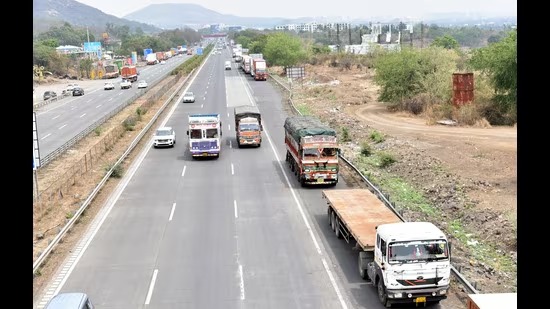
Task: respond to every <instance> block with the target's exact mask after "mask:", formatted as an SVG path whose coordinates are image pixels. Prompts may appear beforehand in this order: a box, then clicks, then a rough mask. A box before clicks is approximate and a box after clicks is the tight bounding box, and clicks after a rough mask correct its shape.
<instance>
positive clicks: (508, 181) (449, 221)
mask: <svg viewBox="0 0 550 309" xmlns="http://www.w3.org/2000/svg"><path fill="white" fill-rule="evenodd" d="M305 71H306V72H307V73H306V74H307V76H306V78H304V80H301V81H298V82H294V83H293V101H294V104H295V105H296V106H298V108H299V109H302V110H304V109H305V110H307V111H308V112H309V113H312V114H314V115H317V116H318V117H319V118H321V119H323V120H325V121H326V122H328V123H330V124H331V125H332V126H333V127H334V128H342V127H347V128H348V130H349V134H350V136H351V137H352V141H351V142H348V143H343V145H342V146H343V151H344V156H346V157H347V158H349V159H352V161H354V160H355V158H357V157H358V156H360V153H359V152H360V144H361V142H362V141H368V140H369V135H370V134H371V133H372V132H373V131H377V132H379V133H382V134H383V136H384V137H385V140H384V141H383V142H382V143H380V144H376V145H375V147H376V149H377V150H382V151H385V152H389V153H391V154H392V155H394V156H395V157H396V158H397V161H396V162H395V163H393V164H392V165H390V166H389V167H388V168H386V170H385V171H383V172H381V171H372V173H373V174H374V175H376V176H380V175H390V176H391V177H399V178H400V179H404V180H405V181H406V182H407V183H409V184H413V185H414V187H415V188H416V189H417V190H418V191H421V192H422V193H423V195H424V196H425V197H426V198H427V199H428V200H429V201H430V202H431V203H432V204H433V205H435V207H436V208H437V209H438V210H440V211H441V212H442V218H443V219H442V220H440V221H441V222H434V223H435V224H436V225H438V226H440V227H441V228H443V229H444V230H446V231H447V233H448V234H449V235H451V241H452V245H453V265H454V266H455V267H456V268H457V269H459V271H460V272H461V273H462V274H463V275H464V276H465V277H466V278H467V279H468V280H469V281H470V282H471V283H472V284H474V285H475V286H476V288H477V289H478V291H480V292H482V293H489V292H515V291H516V288H517V283H516V279H517V273H516V271H517V215H516V211H517V164H516V163H517V128H516V126H514V127H490V126H489V127H483V128H481V127H467V126H462V125H460V124H458V125H452V126H450V125H442V124H435V125H431V124H429V123H431V122H430V121H429V120H428V118H427V117H423V116H422V115H420V116H413V115H411V114H407V113H404V112H390V111H388V109H387V108H386V106H385V105H384V104H383V103H380V102H378V101H377V92H378V90H379V88H378V87H377V86H376V85H375V84H374V83H373V81H372V72H366V71H365V69H363V70H360V69H357V68H353V69H351V70H340V69H339V68H331V67H328V66H320V65H317V66H310V65H308V66H306V69H305ZM449 78H451V77H449ZM404 216H405V218H406V219H407V220H408V221H419V220H423V219H424V218H425V216H424V215H422V214H421V213H418V212H415V211H411V210H404ZM457 220H460V222H461V223H460V226H461V227H462V229H463V232H462V233H458V232H456V230H455V229H456V225H455V224H456V222H457ZM482 245H483V246H482ZM487 246H488V247H490V248H491V249H490V250H489V251H488V252H490V253H487V252H485V250H487ZM478 254H481V256H483V258H477V257H478V256H479V255H478ZM499 255H502V256H505V257H506V259H504V260H505V261H511V262H510V263H508V264H504V262H502V259H500V258H499V257H498V256H499Z"/></svg>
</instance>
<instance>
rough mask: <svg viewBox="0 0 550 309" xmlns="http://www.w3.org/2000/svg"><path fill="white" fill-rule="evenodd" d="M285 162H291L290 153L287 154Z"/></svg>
mask: <svg viewBox="0 0 550 309" xmlns="http://www.w3.org/2000/svg"><path fill="white" fill-rule="evenodd" d="M285 161H286V162H290V158H289V153H288V151H287V152H286V158H285Z"/></svg>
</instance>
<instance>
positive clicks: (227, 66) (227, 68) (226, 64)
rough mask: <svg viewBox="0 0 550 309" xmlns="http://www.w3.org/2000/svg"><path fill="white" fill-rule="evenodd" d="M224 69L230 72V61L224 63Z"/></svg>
mask: <svg viewBox="0 0 550 309" xmlns="http://www.w3.org/2000/svg"><path fill="white" fill-rule="evenodd" d="M225 69H226V70H231V61H226V62H225Z"/></svg>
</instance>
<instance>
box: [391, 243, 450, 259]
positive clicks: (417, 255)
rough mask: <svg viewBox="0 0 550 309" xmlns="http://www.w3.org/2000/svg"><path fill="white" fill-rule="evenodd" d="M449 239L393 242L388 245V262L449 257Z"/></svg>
mask: <svg viewBox="0 0 550 309" xmlns="http://www.w3.org/2000/svg"><path fill="white" fill-rule="evenodd" d="M448 252H449V251H448V250H447V241H445V240H441V239H437V240H423V241H407V242H393V243H390V245H389V246H388V262H389V263H390V264H395V263H406V262H427V261H435V260H445V259H448V258H449V254H448Z"/></svg>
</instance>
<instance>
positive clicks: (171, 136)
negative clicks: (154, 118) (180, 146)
mask: <svg viewBox="0 0 550 309" xmlns="http://www.w3.org/2000/svg"><path fill="white" fill-rule="evenodd" d="M174 145H176V131H174V129H172V127H160V128H158V129H157V131H156V132H155V136H153V147H155V148H157V147H162V146H168V147H174Z"/></svg>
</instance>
